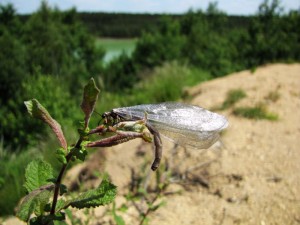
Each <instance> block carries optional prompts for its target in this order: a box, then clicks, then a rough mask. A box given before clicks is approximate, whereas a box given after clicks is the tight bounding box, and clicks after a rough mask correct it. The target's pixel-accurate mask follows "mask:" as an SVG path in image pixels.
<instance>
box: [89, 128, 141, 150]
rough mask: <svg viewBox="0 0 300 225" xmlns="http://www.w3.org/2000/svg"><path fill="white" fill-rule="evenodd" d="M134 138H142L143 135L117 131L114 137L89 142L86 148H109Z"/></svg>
mask: <svg viewBox="0 0 300 225" xmlns="http://www.w3.org/2000/svg"><path fill="white" fill-rule="evenodd" d="M135 138H143V134H142V133H138V132H129V131H126V132H121V131H118V132H117V134H116V135H114V136H111V137H108V138H104V139H101V140H98V141H94V142H90V143H88V144H87V145H86V147H111V146H114V145H118V144H121V143H124V142H127V141H130V140H132V139H135Z"/></svg>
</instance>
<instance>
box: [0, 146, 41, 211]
mask: <svg viewBox="0 0 300 225" xmlns="http://www.w3.org/2000/svg"><path fill="white" fill-rule="evenodd" d="M37 154H38V153H37V152H33V151H18V152H13V153H12V152H11V150H10V151H9V150H8V149H4V148H3V147H2V146H1V147H0V167H1V171H0V198H1V201H0V216H5V215H9V214H13V212H14V208H15V207H16V206H17V203H18V201H19V200H20V199H21V197H22V196H23V195H24V194H25V189H23V183H24V178H25V176H24V171H25V167H26V166H27V164H28V163H29V162H30V161H31V160H32V159H33V158H35V157H36V155H37Z"/></svg>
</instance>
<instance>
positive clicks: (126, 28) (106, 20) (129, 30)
mask: <svg viewBox="0 0 300 225" xmlns="http://www.w3.org/2000/svg"><path fill="white" fill-rule="evenodd" d="M184 16H185V15H184V14H182V15H181V14H173V15H170V14H132V13H103V12H90V13H89V12H81V13H80V12H78V13H77V17H78V19H79V20H80V21H81V22H82V23H83V24H84V25H85V26H86V27H87V28H88V30H89V31H90V32H91V33H92V34H94V35H96V36H100V37H113V38H133V37H140V36H141V35H142V33H143V32H151V31H155V30H157V29H158V28H159V27H160V26H161V23H162V21H163V19H164V18H165V17H169V18H172V20H177V21H180V20H181V19H182V18H183V17H184ZM206 16H207V17H208V19H210V20H214V18H213V17H214V16H213V15H206ZM209 17H210V18H209ZM29 18H30V15H20V20H21V21H23V22H26V21H27V20H28V19H29ZM251 19H252V17H251V16H230V15H228V16H227V23H226V26H227V27H226V28H232V29H233V28H246V27H248V26H249V25H250V23H251Z"/></svg>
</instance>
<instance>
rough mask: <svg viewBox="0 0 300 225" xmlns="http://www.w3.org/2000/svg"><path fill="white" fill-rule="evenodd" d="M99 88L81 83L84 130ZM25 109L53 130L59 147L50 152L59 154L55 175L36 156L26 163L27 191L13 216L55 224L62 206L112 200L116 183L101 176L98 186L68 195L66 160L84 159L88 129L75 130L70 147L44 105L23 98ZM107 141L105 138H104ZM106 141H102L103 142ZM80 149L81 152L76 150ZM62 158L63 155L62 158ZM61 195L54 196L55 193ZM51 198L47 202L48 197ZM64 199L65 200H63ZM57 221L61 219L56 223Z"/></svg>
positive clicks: (84, 205) (61, 219)
mask: <svg viewBox="0 0 300 225" xmlns="http://www.w3.org/2000/svg"><path fill="white" fill-rule="evenodd" d="M98 94H99V89H98V88H97V86H96V85H95V82H94V80H93V79H91V80H90V82H89V83H88V84H87V85H86V86H85V88H84V93H83V100H82V104H81V109H82V111H83V112H84V114H85V126H84V130H89V128H88V125H89V119H90V116H91V114H92V112H93V110H94V107H95V104H96V100H97V98H98ZM25 105H26V107H27V110H28V113H29V114H30V115H31V116H32V117H33V118H35V119H39V120H42V121H43V122H44V123H46V124H47V125H49V126H50V127H51V129H52V131H53V132H54V133H55V135H56V137H57V139H58V141H59V144H60V146H61V148H60V149H59V150H58V151H57V152H53V154H56V155H59V159H60V162H61V163H62V164H61V170H60V172H59V175H58V177H57V178H54V176H53V169H52V166H51V165H50V164H48V163H46V162H45V161H43V160H41V159H38V160H35V161H32V162H31V163H29V164H28V166H27V168H26V172H25V185H24V187H25V188H26V189H27V191H28V194H27V195H26V196H25V197H24V198H23V200H22V201H21V203H20V204H19V207H18V209H17V214H16V215H17V216H18V217H19V218H20V219H21V220H23V221H25V222H28V221H29V220H30V221H29V223H30V224H49V223H51V224H58V223H60V221H61V222H62V223H64V220H65V214H64V212H63V210H64V209H66V208H68V207H70V206H71V207H76V208H78V209H82V208H89V207H97V206H100V205H106V204H109V203H111V202H112V201H114V199H115V195H116V186H114V185H113V184H111V183H110V182H109V181H108V179H107V178H106V177H105V178H103V181H102V182H101V184H100V185H99V187H98V188H96V189H92V190H88V191H86V192H83V193H79V194H77V195H72V196H68V195H67V194H68V191H67V188H66V186H65V185H63V184H62V183H61V181H62V177H63V175H64V172H65V170H66V167H67V165H68V163H69V162H70V160H72V159H73V158H74V157H75V158H78V159H81V160H84V159H85V155H86V154H87V151H86V146H87V144H88V143H89V141H88V137H87V136H88V135H89V132H79V135H80V137H79V140H78V141H77V143H76V145H75V146H73V147H68V146H67V142H66V140H65V137H64V134H63V132H62V130H61V126H60V124H59V123H58V122H57V121H56V120H54V119H53V118H52V116H51V115H50V114H49V112H48V111H47V109H46V108H45V107H43V106H42V105H41V104H40V103H39V102H38V101H37V100H36V99H32V100H29V101H26V102H25ZM107 141H109V140H107ZM107 141H106V142H107ZM80 152H84V157H82V156H83V154H80ZM62 158H64V159H63V160H62ZM59 194H60V195H65V198H61V199H58V195H59ZM52 196H53V198H52V201H51V202H50V203H49V201H50V199H51V197H52ZM65 199H67V200H65ZM60 224H61V223H60Z"/></svg>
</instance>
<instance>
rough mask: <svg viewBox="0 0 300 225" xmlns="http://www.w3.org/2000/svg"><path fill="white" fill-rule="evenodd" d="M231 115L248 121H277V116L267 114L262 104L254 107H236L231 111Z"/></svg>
mask: <svg viewBox="0 0 300 225" xmlns="http://www.w3.org/2000/svg"><path fill="white" fill-rule="evenodd" d="M233 114H234V115H236V116H241V117H245V118H248V119H257V120H262V119H264V120H271V121H276V120H278V115H277V114H275V113H271V112H268V111H267V109H266V106H265V105H263V104H258V105H256V106H254V107H238V108H235V109H234V110H233Z"/></svg>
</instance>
